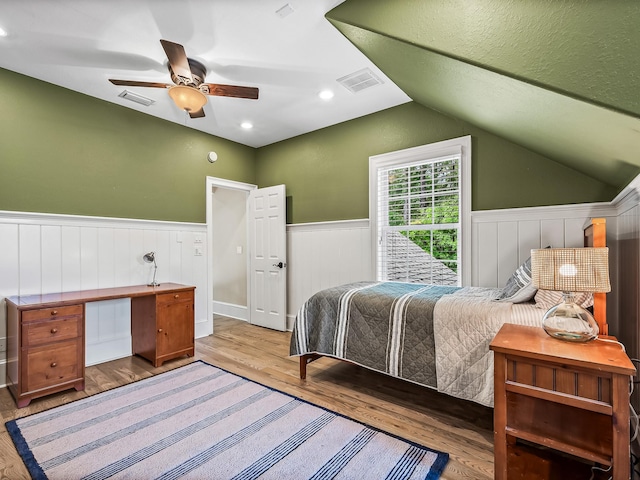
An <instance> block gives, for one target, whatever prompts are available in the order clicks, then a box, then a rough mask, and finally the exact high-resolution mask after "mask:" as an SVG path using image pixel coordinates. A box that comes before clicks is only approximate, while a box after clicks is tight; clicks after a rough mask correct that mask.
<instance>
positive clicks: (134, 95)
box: [118, 90, 155, 107]
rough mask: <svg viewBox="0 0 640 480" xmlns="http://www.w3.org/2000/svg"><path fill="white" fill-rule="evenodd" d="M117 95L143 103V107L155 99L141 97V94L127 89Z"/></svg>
mask: <svg viewBox="0 0 640 480" xmlns="http://www.w3.org/2000/svg"><path fill="white" fill-rule="evenodd" d="M118 96H119V97H122V98H126V99H127V100H131V101H132V102H136V103H139V104H140V105H144V106H145V107H148V106H149V105H151V104H153V103H155V100H151V99H150V98H147V97H143V96H142V95H138V94H137V93H133V92H130V91H129V90H123V91H122V93H120V94H119V95H118Z"/></svg>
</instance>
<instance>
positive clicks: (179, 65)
mask: <svg viewBox="0 0 640 480" xmlns="http://www.w3.org/2000/svg"><path fill="white" fill-rule="evenodd" d="M160 43H161V44H162V48H164V53H166V54H167V58H168V59H169V65H171V70H173V73H174V74H175V75H177V76H178V77H180V78H183V79H185V82H186V83H192V82H193V76H192V75H191V68H189V60H188V59H187V54H186V53H185V51H184V47H183V46H182V45H180V44H179V43H173V42H170V41H169V40H160Z"/></svg>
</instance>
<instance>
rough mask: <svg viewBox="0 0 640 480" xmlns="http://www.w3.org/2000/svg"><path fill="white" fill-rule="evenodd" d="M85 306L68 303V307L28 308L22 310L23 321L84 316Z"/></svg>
mask: <svg viewBox="0 0 640 480" xmlns="http://www.w3.org/2000/svg"><path fill="white" fill-rule="evenodd" d="M82 312H83V308H82V304H80V305H68V306H66V307H52V308H40V309H38V310H26V311H24V312H22V321H23V322H33V321H38V320H51V319H56V318H60V317H70V316H76V315H77V316H82Z"/></svg>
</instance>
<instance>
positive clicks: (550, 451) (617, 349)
mask: <svg viewBox="0 0 640 480" xmlns="http://www.w3.org/2000/svg"><path fill="white" fill-rule="evenodd" d="M607 338H608V339H611V340H615V339H614V338H613V337H607ZM490 348H491V350H493V351H494V354H495V357H494V361H495V377H494V386H495V393H494V442H495V446H494V458H495V478H496V479H498V480H500V479H504V480H506V479H507V478H523V479H524V478H547V479H553V478H562V479H566V478H573V475H576V477H575V478H589V475H590V465H589V464H591V465H593V463H594V462H595V463H598V464H600V465H601V466H604V468H607V467H608V466H612V467H613V468H612V472H608V473H607V476H606V478H608V477H609V476H612V478H613V479H614V480H622V479H624V480H627V479H628V478H629V376H630V375H633V374H634V373H635V367H634V366H633V364H632V363H631V361H630V360H629V357H627V355H626V354H625V353H624V351H623V350H622V348H621V346H620V345H618V344H617V343H612V342H607V341H603V340H594V341H591V342H587V343H572V342H565V341H562V340H557V339H555V338H551V337H550V336H548V335H547V334H546V333H545V332H544V330H543V329H542V328H539V327H527V326H522V325H513V324H505V325H503V326H502V328H501V329H500V331H499V332H498V334H497V335H496V336H495V338H494V339H493V341H492V342H491V345H490ZM584 475H586V476H584ZM596 478H597V477H596Z"/></svg>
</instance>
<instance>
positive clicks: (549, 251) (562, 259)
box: [531, 247, 611, 292]
mask: <svg viewBox="0 0 640 480" xmlns="http://www.w3.org/2000/svg"><path fill="white" fill-rule="evenodd" d="M531 276H532V282H533V285H534V286H536V287H537V288H540V289H543V290H556V291H561V292H609V291H611V285H610V284H609V249H608V248H607V247H602V248H542V249H535V250H531Z"/></svg>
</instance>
